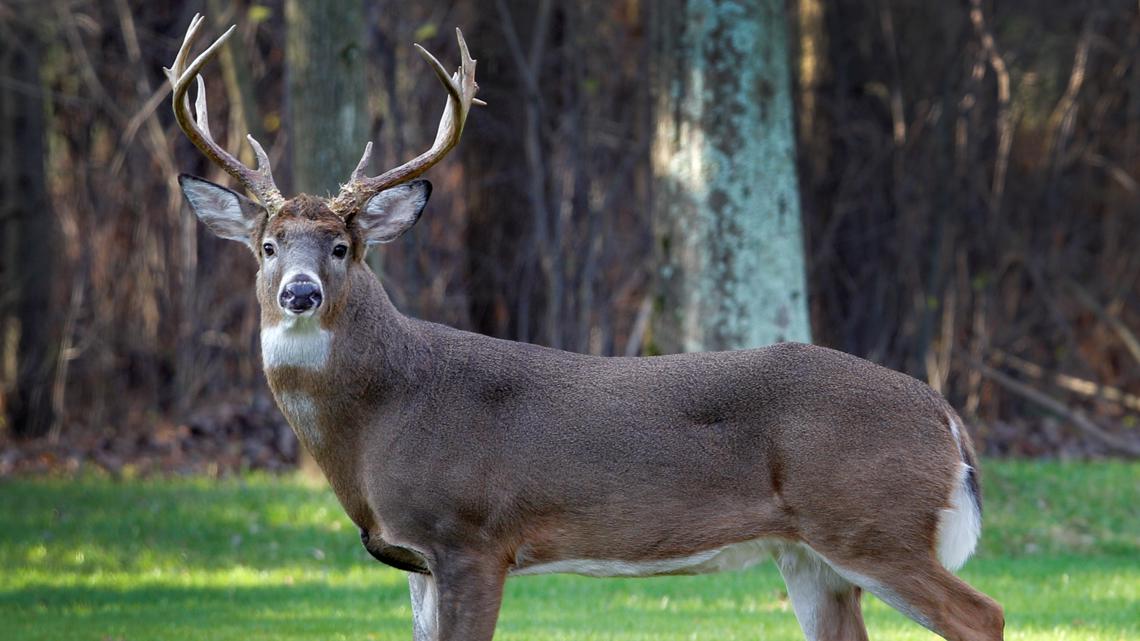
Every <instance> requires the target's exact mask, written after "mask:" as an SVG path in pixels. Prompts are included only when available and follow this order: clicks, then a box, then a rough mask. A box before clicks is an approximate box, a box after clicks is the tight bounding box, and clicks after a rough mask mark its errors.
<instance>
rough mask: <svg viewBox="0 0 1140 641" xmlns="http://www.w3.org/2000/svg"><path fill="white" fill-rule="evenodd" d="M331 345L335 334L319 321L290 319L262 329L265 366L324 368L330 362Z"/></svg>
mask: <svg viewBox="0 0 1140 641" xmlns="http://www.w3.org/2000/svg"><path fill="white" fill-rule="evenodd" d="M331 343H332V333H331V332H329V331H328V330H326V329H322V328H321V326H320V324H319V323H318V322H317V321H316V319H312V318H304V317H302V318H297V317H294V318H286V319H285V320H283V321H281V322H280V323H278V324H276V325H274V326H272V327H263V328H262V329H261V362H262V366H263V367H265V369H271V368H273V367H290V366H291V367H303V368H305V369H321V368H323V367H324V366H325V363H327V362H328V359H329V345H330V344H331Z"/></svg>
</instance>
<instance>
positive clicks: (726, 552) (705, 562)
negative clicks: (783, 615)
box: [510, 539, 788, 577]
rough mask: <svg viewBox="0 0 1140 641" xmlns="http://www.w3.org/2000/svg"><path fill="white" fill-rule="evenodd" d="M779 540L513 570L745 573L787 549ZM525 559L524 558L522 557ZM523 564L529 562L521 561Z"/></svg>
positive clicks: (630, 574) (616, 573) (612, 573)
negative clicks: (649, 557)
mask: <svg viewBox="0 0 1140 641" xmlns="http://www.w3.org/2000/svg"><path fill="white" fill-rule="evenodd" d="M787 545H788V542H787V541H782V540H779V539H753V540H751V541H742V542H740V543H733V544H732V545H726V546H724V547H720V548H714V549H712V550H704V551H701V552H697V553H696V554H692V555H690V556H684V557H677V558H672V559H654V560H649V561H622V560H617V559H563V560H559V561H551V562H549V563H540V564H537V565H531V566H527V567H521V568H516V569H512V570H511V572H510V574H511V575H512V576H525V575H528V574H557V573H566V574H583V575H585V576H596V577H606V576H624V577H636V576H659V575H666V574H713V573H716V572H726V571H730V570H743V569H744V568H748V567H752V566H753V565H756V564H757V563H759V562H761V561H765V560H769V559H771V558H772V554H773V553H774V552H776V551H778V550H780V549H782V548H783V547H785V546H787ZM520 556H521V555H520ZM519 561H520V563H518V564H520V565H521V563H525V560H524V559H522V558H520V559H519Z"/></svg>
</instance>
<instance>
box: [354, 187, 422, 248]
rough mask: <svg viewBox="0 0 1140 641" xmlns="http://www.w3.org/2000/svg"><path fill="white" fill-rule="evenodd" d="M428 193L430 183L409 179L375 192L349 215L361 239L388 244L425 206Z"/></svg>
mask: <svg viewBox="0 0 1140 641" xmlns="http://www.w3.org/2000/svg"><path fill="white" fill-rule="evenodd" d="M430 196H431V183H430V182H428V181H426V180H413V181H411V182H409V183H405V184H403V185H397V186H395V187H392V188H391V189H385V190H384V191H382V192H380V193H378V194H376V195H375V196H373V197H372V198H370V199H369V200H368V202H367V203H365V204H364V207H362V208H361V209H360V212H359V213H357V214H356V216H354V217H353V224H355V225H356V227H357V228H358V229H360V231H361V234H362V235H363V236H364V242H366V243H368V244H369V245H372V244H375V243H390V242H392V241H393V240H396V239H397V238H399V237H400V235H401V234H403V233H404V232H406V231H408V230H409V229H410V228H411V227H412V225H415V224H416V221H417V220H419V219H420V214H422V213H423V211H424V206H425V205H427V201H428V198H429V197H430Z"/></svg>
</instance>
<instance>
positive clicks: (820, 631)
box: [776, 545, 867, 641]
mask: <svg viewBox="0 0 1140 641" xmlns="http://www.w3.org/2000/svg"><path fill="white" fill-rule="evenodd" d="M776 565H777V567H779V568H780V574H781V575H782V576H783V577H784V583H785V584H787V586H788V598H790V599H791V601H792V609H793V610H794V611H795V613H796V619H797V620H798V621H799V622H800V628H802V629H803V631H804V636H806V637H807V639H808V641H867V628H866V627H864V625H863V613H862V610H861V609H860V605H859V600H860V596H861V590H860V588H859V587H858V586H856V585H854V584H852V583H851V582H850V581H848V580H847V579H845V578H843V577H842V576H840V575H839V573H837V572H836V571H835V570H834V569H832V568H831V566H829V565H828V564H827V562H826V561H824V560H823V559H822V558H821V557H820V556H819V555H818V554H816V553H815V552H813V551H811V550H810V549H808V548H807V547H805V546H800V545H790V546H788V547H786V548H784V549H782V550H780V552H778V553H777V555H776Z"/></svg>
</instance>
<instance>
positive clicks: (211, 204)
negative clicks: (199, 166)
mask: <svg viewBox="0 0 1140 641" xmlns="http://www.w3.org/2000/svg"><path fill="white" fill-rule="evenodd" d="M178 184H179V185H181V186H182V194H183V195H184V196H186V200H188V201H189V202H190V207H191V208H192V209H193V210H194V214H195V215H196V216H198V219H199V220H201V221H202V222H203V223H206V226H207V227H209V228H210V231H212V232H214V233H215V234H217V235H218V236H221V237H222V238H226V239H228V240H237V241H241V242H243V243H245V244H246V245H249V246H250V247H253V232H254V229H256V227H257V220H258V218H260V217H261V216H262V215H263V214H264V213H265V210H264V209H263V208H262V207H261V205H258V204H257V203H255V202H253V201H252V200H250V199H248V198H246V197H245V196H242V195H241V194H239V193H237V192H234V191H231V190H229V189H226V188H225V187H222V186H221V185H215V184H214V183H212V182H210V181H208V180H202V179H201V178H198V177H196V176H191V175H189V174H181V175H179V176H178Z"/></svg>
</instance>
